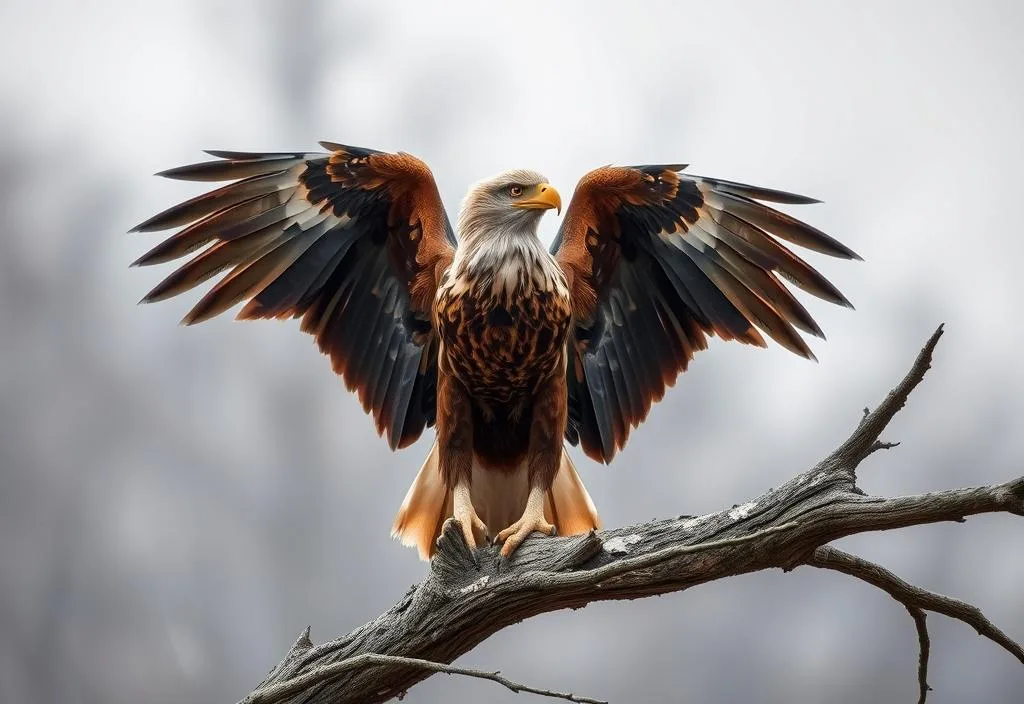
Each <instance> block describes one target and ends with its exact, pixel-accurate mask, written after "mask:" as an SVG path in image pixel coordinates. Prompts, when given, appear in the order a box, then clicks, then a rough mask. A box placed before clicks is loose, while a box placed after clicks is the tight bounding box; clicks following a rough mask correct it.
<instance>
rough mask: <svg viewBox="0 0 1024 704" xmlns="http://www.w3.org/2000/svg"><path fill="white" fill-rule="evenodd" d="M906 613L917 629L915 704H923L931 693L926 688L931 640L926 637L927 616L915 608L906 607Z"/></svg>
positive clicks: (928, 688)
mask: <svg viewBox="0 0 1024 704" xmlns="http://www.w3.org/2000/svg"><path fill="white" fill-rule="evenodd" d="M907 611H909V612H910V617H911V618H913V619H914V625H915V626H916V627H917V643H918V646H919V649H918V655H917V685H918V687H919V689H920V692H921V694H920V696H919V697H918V698H917V704H925V701H927V699H928V692H930V691H932V688H931V687H929V686H928V656H929V655H931V652H932V640H931V638H929V637H928V614H927V613H925V611H924V609H919V608H918V607H916V606H907Z"/></svg>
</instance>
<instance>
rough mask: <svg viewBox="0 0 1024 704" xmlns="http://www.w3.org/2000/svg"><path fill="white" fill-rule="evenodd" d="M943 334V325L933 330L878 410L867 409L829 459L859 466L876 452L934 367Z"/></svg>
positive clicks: (838, 462) (830, 461)
mask: <svg viewBox="0 0 1024 704" xmlns="http://www.w3.org/2000/svg"><path fill="white" fill-rule="evenodd" d="M940 337H942V326H941V325H940V326H939V327H938V329H937V330H936V331H935V332H934V333H932V336H931V337H930V338H929V339H928V342H927V343H925V346H924V348H923V349H922V350H921V351H920V352H919V353H918V355H917V359H915V360H914V365H913V366H912V367H911V368H910V371H909V372H907V375H906V376H905V377H903V379H902V380H901V381H900V383H899V384H897V385H896V387H895V388H893V389H892V391H890V392H889V393H888V395H886V397H885V399H884V400H883V401H882V402H881V403H880V404H878V406H877V407H876V408H875V410H873V411H868V409H866V408H865V409H864V410H865V411H866V412H865V414H864V417H863V418H861V420H860V423H858V424H857V428H856V430H854V431H853V434H852V435H850V438H849V439H848V440H847V441H846V442H844V443H843V444H842V445H840V446H839V447H838V448H837V449H836V451H835V452H833V453H832V454H831V455H829V457H828V460H826V462H828V463H835V464H843V465H847V466H850V467H852V468H856V467H857V465H858V464H859V463H860V462H861V461H862V460H863V459H864V458H865V457H867V456H868V455H870V454H871V453H872V452H874V450H873V449H872V447H873V445H874V443H875V442H876V441H877V440H878V437H879V436H880V435H881V434H882V431H883V430H885V426H887V425H888V424H889V421H891V420H892V419H893V416H895V415H896V414H897V413H898V412H899V411H900V409H902V408H903V406H904V405H905V404H906V403H907V398H908V397H909V396H910V392H911V391H913V390H914V389H915V388H917V385H918V384H920V383H921V382H922V381H923V380H924V375H925V372H927V371H928V369H929V368H931V363H932V353H933V352H934V351H935V345H937V344H938V343H939V338H940Z"/></svg>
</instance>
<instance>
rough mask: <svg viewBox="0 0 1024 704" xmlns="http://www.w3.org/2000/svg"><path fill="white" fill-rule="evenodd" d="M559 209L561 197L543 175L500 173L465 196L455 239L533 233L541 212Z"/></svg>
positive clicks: (466, 239) (525, 172)
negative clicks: (457, 237) (457, 235)
mask: <svg viewBox="0 0 1024 704" xmlns="http://www.w3.org/2000/svg"><path fill="white" fill-rule="evenodd" d="M552 208H554V209H555V210H557V211H558V212H561V210H562V198H561V196H559V195H558V191H556V190H555V188H554V186H552V185H551V184H549V183H548V180H547V179H546V178H544V176H543V175H541V174H539V173H537V172H536V171H530V170H529V169H513V170H512V171H503V172H502V173H500V174H498V175H497V176H493V177H492V178H489V179H485V180H483V181H480V182H479V183H477V184H476V185H474V186H473V187H472V188H470V189H469V193H467V194H466V197H465V199H464V200H463V201H462V210H461V212H460V213H459V239H460V240H465V241H470V240H474V239H477V238H490V237H494V236H500V235H502V234H519V233H522V234H530V235H536V234H537V225H538V224H539V223H540V218H541V216H542V215H543V214H544V211H545V210H551V209H552Z"/></svg>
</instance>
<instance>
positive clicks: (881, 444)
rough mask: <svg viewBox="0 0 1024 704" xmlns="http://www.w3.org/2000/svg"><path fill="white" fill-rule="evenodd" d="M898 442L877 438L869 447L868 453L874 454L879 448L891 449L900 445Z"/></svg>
mask: <svg viewBox="0 0 1024 704" xmlns="http://www.w3.org/2000/svg"><path fill="white" fill-rule="evenodd" d="M899 445H900V444H899V443H898V442H885V441H884V440H875V441H874V442H873V443H871V447H869V448H868V454H869V455H873V454H874V453H876V452H878V451H879V450H891V449H892V448H894V447H899Z"/></svg>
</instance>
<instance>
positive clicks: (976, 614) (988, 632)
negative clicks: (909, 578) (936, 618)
mask: <svg viewBox="0 0 1024 704" xmlns="http://www.w3.org/2000/svg"><path fill="white" fill-rule="evenodd" d="M807 564H808V565H811V566H812V567H820V568H822V569H828V570H835V571H836V572H842V573H843V574H847V575H850V576H851V577H856V578H857V579H860V580H863V581H865V582H867V583H868V584H870V585H872V586H874V587H878V588H879V589H881V590H882V591H884V592H885V593H887V594H888V595H889V596H891V597H892V598H893V599H895V600H896V601H898V602H900V603H901V604H903V605H904V606H905V607H906V608H907V610H909V611H910V615H911V616H913V617H914V622H915V624H916V625H917V637H918V641H919V643H920V646H921V655H920V659H919V664H918V681H919V682H920V685H921V698H920V700H919V701H920V702H924V701H925V698H926V697H927V692H928V690H929V689H930V688H929V687H928V683H927V681H926V678H927V674H928V654H929V650H930V641H929V639H928V630H927V627H926V626H925V622H924V614H923V613H919V612H924V611H933V612H935V613H937V614H942V615H943V616H949V617H950V618H954V619H956V620H958V621H962V622H964V623H966V624H967V625H968V626H970V627H972V628H973V629H974V630H975V631H977V632H978V635H981V636H984V637H985V638H988V639H989V640H991V641H992V642H993V643H996V644H997V645H999V646H1000V647H1002V648H1003V650H1005V651H1007V652H1008V653H1010V654H1011V655H1013V656H1014V657H1015V658H1017V659H1018V660H1020V661H1021V662H1022V663H1024V648H1022V647H1021V646H1020V645H1019V644H1018V643H1016V642H1015V641H1014V640H1013V639H1011V638H1010V637H1009V636H1007V635H1006V634H1005V633H1003V632H1002V631H1001V630H1000V629H999V628H998V627H997V626H996V625H995V624H993V623H992V622H991V621H989V620H988V618H987V617H986V616H985V614H983V613H982V612H981V609H979V608H978V607H977V606H973V605H971V604H968V603H966V602H963V601H960V600H959V599H953V598H951V597H948V596H943V595H941V594H936V593H935V592H930V591H928V590H927V589H922V588H921V587H917V586H914V585H913V584H910V583H909V582H905V581H904V580H902V579H900V578H899V577H897V576H896V575H895V574H893V573H892V572H890V571H889V570H887V569H885V568H884V567H882V566H881V565H877V564H875V563H874V562H871V561H869V560H865V559H864V558H862V557H857V556H856V555H851V554H850V553H848V552H843V551H842V550H837V549H836V548H833V547H831V546H828V545H825V546H822V547H819V548H817V549H815V551H814V552H813V553H812V555H811V558H810V559H809V560H808V561H807Z"/></svg>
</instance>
